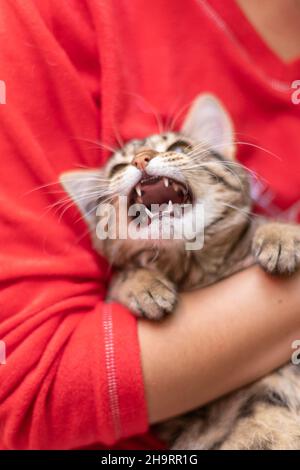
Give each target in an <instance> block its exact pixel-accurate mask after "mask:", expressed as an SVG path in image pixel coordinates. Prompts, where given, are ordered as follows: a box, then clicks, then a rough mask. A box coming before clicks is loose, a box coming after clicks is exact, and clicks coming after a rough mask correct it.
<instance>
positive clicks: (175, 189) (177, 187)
mask: <svg viewBox="0 0 300 470" xmlns="http://www.w3.org/2000/svg"><path fill="white" fill-rule="evenodd" d="M172 186H173V189H174V191H176V193H178V191H179V189H180V186H179V185H178V184H176V183H175V182H174V181H173V183H172Z"/></svg>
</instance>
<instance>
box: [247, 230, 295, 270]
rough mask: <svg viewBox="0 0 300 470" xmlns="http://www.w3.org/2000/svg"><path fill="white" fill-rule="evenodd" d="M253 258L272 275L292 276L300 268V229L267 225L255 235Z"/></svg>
mask: <svg viewBox="0 0 300 470" xmlns="http://www.w3.org/2000/svg"><path fill="white" fill-rule="evenodd" d="M252 249H253V256H254V258H255V259H256V261H257V262H258V263H259V264H260V266H261V267H262V268H263V269H264V270H265V271H267V272H269V273H272V274H290V273H293V272H295V271H296V270H297V269H299V267H300V228H299V226H297V225H292V224H291V225H289V224H282V223H267V224H265V225H262V226H261V227H259V228H258V229H257V230H256V232H255V235H254V240H253V246H252Z"/></svg>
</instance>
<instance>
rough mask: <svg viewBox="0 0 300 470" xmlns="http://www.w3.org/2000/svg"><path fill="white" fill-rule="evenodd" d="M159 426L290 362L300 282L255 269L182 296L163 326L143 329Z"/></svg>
mask: <svg viewBox="0 0 300 470" xmlns="http://www.w3.org/2000/svg"><path fill="white" fill-rule="evenodd" d="M139 337H140V345H141V355H142V366H143V372H144V381H145V388H146V396H147V402H148V412H149V420H150V422H151V423H155V422H158V421H160V420H163V419H166V418H169V417H171V416H174V415H176V414H180V413H183V412H185V411H187V410H190V409H192V408H195V407H197V406H200V405H202V404H204V403H207V402H209V401H211V400H213V399H215V398H216V397H219V396H221V395H223V394H225V393H227V392H229V391H231V390H234V389H236V388H238V387H240V386H242V385H245V384H247V383H250V382H251V381H253V380H255V379H256V378H258V377H260V376H262V375H264V374H266V373H268V372H269V371H271V370H272V369H274V368H276V367H278V366H279V365H281V364H283V363H284V362H286V361H287V360H288V359H289V357H290V355H291V352H292V350H291V343H292V341H293V340H294V339H296V338H299V337H300V276H299V275H297V276H294V277H292V278H288V279H276V278H273V277H270V276H267V275H266V274H264V273H263V272H262V271H261V270H260V269H259V268H257V267H253V268H251V269H249V270H247V271H244V272H242V273H239V274H237V275H235V276H233V277H231V278H229V279H227V280H225V281H223V282H221V283H219V284H216V285H214V286H211V287H209V288H206V289H202V290H199V291H195V292H191V293H185V294H182V296H181V299H180V302H179V305H178V307H177V309H176V311H175V312H174V314H173V315H172V316H170V317H169V318H168V319H166V320H165V321H164V322H162V323H159V324H157V323H151V322H149V321H142V320H141V321H140V322H139Z"/></svg>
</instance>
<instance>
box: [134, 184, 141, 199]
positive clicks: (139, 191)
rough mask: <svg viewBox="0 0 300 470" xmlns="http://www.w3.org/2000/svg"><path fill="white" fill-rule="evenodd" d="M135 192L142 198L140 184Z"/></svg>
mask: <svg viewBox="0 0 300 470" xmlns="http://www.w3.org/2000/svg"><path fill="white" fill-rule="evenodd" d="M135 190H136V192H137V195H138V196H140V197H141V196H142V189H141V185H140V184H137V185H136V187H135Z"/></svg>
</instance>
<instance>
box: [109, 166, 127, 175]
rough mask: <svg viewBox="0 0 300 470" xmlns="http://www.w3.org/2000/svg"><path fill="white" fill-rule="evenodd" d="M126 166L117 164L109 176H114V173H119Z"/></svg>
mask: <svg viewBox="0 0 300 470" xmlns="http://www.w3.org/2000/svg"><path fill="white" fill-rule="evenodd" d="M126 166H127V163H119V164H118V165H115V166H114V167H113V168H112V169H111V170H110V173H109V176H110V177H111V176H115V174H116V173H118V172H119V171H121V170H123V169H124V168H125V167H126Z"/></svg>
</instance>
